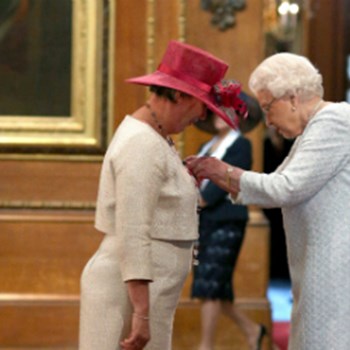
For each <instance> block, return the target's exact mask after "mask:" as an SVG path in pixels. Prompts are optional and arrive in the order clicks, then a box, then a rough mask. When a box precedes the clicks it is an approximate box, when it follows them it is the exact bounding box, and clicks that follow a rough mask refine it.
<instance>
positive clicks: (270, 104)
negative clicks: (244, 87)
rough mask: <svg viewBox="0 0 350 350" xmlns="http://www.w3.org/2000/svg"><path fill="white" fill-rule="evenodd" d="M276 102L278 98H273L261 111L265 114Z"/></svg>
mask: <svg viewBox="0 0 350 350" xmlns="http://www.w3.org/2000/svg"><path fill="white" fill-rule="evenodd" d="M277 100H278V98H276V97H274V98H273V99H272V100H271V101H270V102H269V103H267V104H266V105H265V106H262V107H261V109H262V111H263V112H264V113H265V114H267V113H269V112H270V109H271V107H272V105H273V104H274V102H276V101H277Z"/></svg>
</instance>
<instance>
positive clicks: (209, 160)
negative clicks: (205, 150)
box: [185, 156, 243, 197]
mask: <svg viewBox="0 0 350 350" xmlns="http://www.w3.org/2000/svg"><path fill="white" fill-rule="evenodd" d="M185 164H186V166H187V168H188V169H189V171H190V172H191V173H192V174H193V175H194V176H195V178H196V179H197V181H198V182H200V181H202V180H203V179H209V180H211V181H212V182H214V183H215V184H216V185H218V186H219V187H221V188H222V189H224V190H225V191H227V192H230V193H231V194H232V195H233V196H234V197H236V195H237V194H238V192H239V180H240V177H241V175H242V173H243V170H242V169H240V168H237V167H232V166H231V165H230V164H227V163H225V162H223V161H221V160H219V159H217V158H214V157H196V156H190V157H187V158H186V159H185ZM228 167H232V168H233V171H232V172H231V173H230V187H229V186H228V181H227V169H228Z"/></svg>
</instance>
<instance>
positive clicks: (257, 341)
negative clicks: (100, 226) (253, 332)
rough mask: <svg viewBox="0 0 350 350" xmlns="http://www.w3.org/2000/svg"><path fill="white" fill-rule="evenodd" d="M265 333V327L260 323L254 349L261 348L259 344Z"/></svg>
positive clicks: (259, 349) (258, 349)
mask: <svg viewBox="0 0 350 350" xmlns="http://www.w3.org/2000/svg"><path fill="white" fill-rule="evenodd" d="M265 335H267V329H266V327H265V326H264V325H263V324H261V325H260V332H259V336H258V338H257V340H256V345H255V350H261V344H262V341H263V338H264V337H265Z"/></svg>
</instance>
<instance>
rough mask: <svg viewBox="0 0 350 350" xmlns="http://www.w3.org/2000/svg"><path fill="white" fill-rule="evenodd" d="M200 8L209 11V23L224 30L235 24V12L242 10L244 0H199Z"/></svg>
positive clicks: (244, 3) (244, 4)
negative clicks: (210, 14) (210, 15)
mask: <svg viewBox="0 0 350 350" xmlns="http://www.w3.org/2000/svg"><path fill="white" fill-rule="evenodd" d="M201 5H202V9H203V10H206V11H210V12H211V13H212V14H213V16H212V19H211V23H212V24H213V25H214V26H216V27H218V28H219V29H220V30H226V29H228V28H230V27H233V26H234V25H235V24H236V17H235V12H236V11H240V10H243V9H244V8H245V6H246V1H245V0H201Z"/></svg>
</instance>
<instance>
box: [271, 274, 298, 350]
mask: <svg viewBox="0 0 350 350" xmlns="http://www.w3.org/2000/svg"><path fill="white" fill-rule="evenodd" d="M267 296H268V299H269V300H270V303H271V307H272V320H273V334H272V338H273V343H274V345H275V348H274V350H287V345H288V336H289V322H290V315H291V310H292V294H291V288H290V281H289V280H271V281H270V284H269V289H268V292H267Z"/></svg>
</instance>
